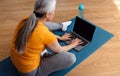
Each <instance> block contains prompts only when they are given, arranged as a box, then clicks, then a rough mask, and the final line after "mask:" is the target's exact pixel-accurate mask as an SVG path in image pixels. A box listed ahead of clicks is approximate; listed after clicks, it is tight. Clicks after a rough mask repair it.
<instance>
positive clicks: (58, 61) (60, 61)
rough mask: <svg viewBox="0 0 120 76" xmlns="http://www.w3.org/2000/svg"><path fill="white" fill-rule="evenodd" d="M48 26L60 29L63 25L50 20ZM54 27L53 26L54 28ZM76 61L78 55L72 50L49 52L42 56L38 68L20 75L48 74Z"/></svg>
mask: <svg viewBox="0 0 120 76" xmlns="http://www.w3.org/2000/svg"><path fill="white" fill-rule="evenodd" d="M46 26H47V27H48V28H49V29H50V30H59V29H62V27H61V26H62V25H61V24H58V23H52V22H48V23H46ZM52 27H53V28H52ZM75 61H76V57H75V55H74V54H73V53H70V52H61V53H57V54H56V53H53V54H48V55H46V56H43V57H41V62H40V65H39V66H38V68H36V69H35V70H33V71H31V72H29V73H21V72H19V75H20V76H48V75H49V74H50V73H52V72H55V71H58V70H61V69H65V68H67V67H69V66H71V65H72V64H74V62H75Z"/></svg>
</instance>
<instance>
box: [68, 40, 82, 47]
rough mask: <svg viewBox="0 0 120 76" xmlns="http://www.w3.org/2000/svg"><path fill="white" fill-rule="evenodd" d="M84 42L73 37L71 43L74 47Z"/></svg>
mask: <svg viewBox="0 0 120 76" xmlns="http://www.w3.org/2000/svg"><path fill="white" fill-rule="evenodd" d="M82 43H83V42H82V41H81V40H80V39H78V38H76V39H73V40H72V42H71V43H70V45H72V46H73V48H74V47H77V46H78V45H80V44H82Z"/></svg>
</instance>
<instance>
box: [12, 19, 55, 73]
mask: <svg viewBox="0 0 120 76" xmlns="http://www.w3.org/2000/svg"><path fill="white" fill-rule="evenodd" d="M26 20H27V19H26V18H25V19H23V20H22V21H21V22H20V23H19V24H18V27H17V28H16V31H15V34H14V37H13V40H12V43H11V50H10V55H11V60H12V63H13V64H14V65H15V67H16V68H17V69H18V70H19V71H21V72H23V73H27V72H30V71H33V70H34V69H36V68H37V67H38V66H39V64H40V60H41V58H40V53H41V52H42V51H43V50H44V49H45V47H46V46H47V45H49V44H52V43H53V42H55V41H56V40H57V39H56V37H55V35H54V34H53V33H52V32H50V31H49V30H48V28H47V27H46V26H45V25H44V24H43V23H42V22H41V21H38V24H37V26H36V28H35V29H34V31H33V32H32V34H31V35H30V37H29V39H28V42H27V47H26V50H25V53H24V54H18V53H17V51H16V50H15V45H14V42H15V39H16V35H17V32H18V31H19V29H20V28H21V27H22V25H23V23H24V22H25V21H26Z"/></svg>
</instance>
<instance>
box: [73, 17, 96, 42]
mask: <svg viewBox="0 0 120 76" xmlns="http://www.w3.org/2000/svg"><path fill="white" fill-rule="evenodd" d="M73 31H74V32H75V33H77V34H78V35H80V36H82V37H83V38H85V39H86V40H88V41H90V42H91V41H92V38H93V34H94V31H95V26H94V25H92V24H90V23H89V22H87V21H85V20H83V19H80V18H79V17H76V20H75V24H74V28H73Z"/></svg>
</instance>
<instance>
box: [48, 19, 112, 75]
mask: <svg viewBox="0 0 120 76" xmlns="http://www.w3.org/2000/svg"><path fill="white" fill-rule="evenodd" d="M85 21H87V20H85ZM74 22H75V18H74V19H72V24H71V25H70V27H68V30H67V32H69V31H71V30H72V29H73V27H74ZM87 22H89V23H90V24H92V25H94V26H96V30H95V33H94V36H93V40H92V42H91V43H90V45H88V46H87V47H85V48H83V49H82V50H81V51H79V52H77V51H75V50H74V49H72V50H71V51H70V52H72V53H74V54H75V55H76V58H77V60H76V62H75V64H73V65H72V66H71V67H69V68H66V69H63V70H60V71H57V72H54V73H52V74H51V75H50V76H65V75H66V74H67V73H68V72H70V71H71V70H72V69H74V68H75V67H76V66H77V65H78V64H80V63H81V62H82V61H83V60H85V59H86V58H87V57H89V56H90V55H91V54H92V53H94V52H95V51H97V49H99V48H100V47H101V46H102V45H103V44H105V43H106V42H107V41H108V40H110V39H111V38H112V37H113V34H111V33H109V32H107V31H105V30H104V29H102V28H100V27H98V26H97V25H95V24H93V23H91V22H90V21H87ZM55 34H58V35H62V34H64V33H63V32H58V31H55ZM61 45H66V44H65V43H64V42H61Z"/></svg>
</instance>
